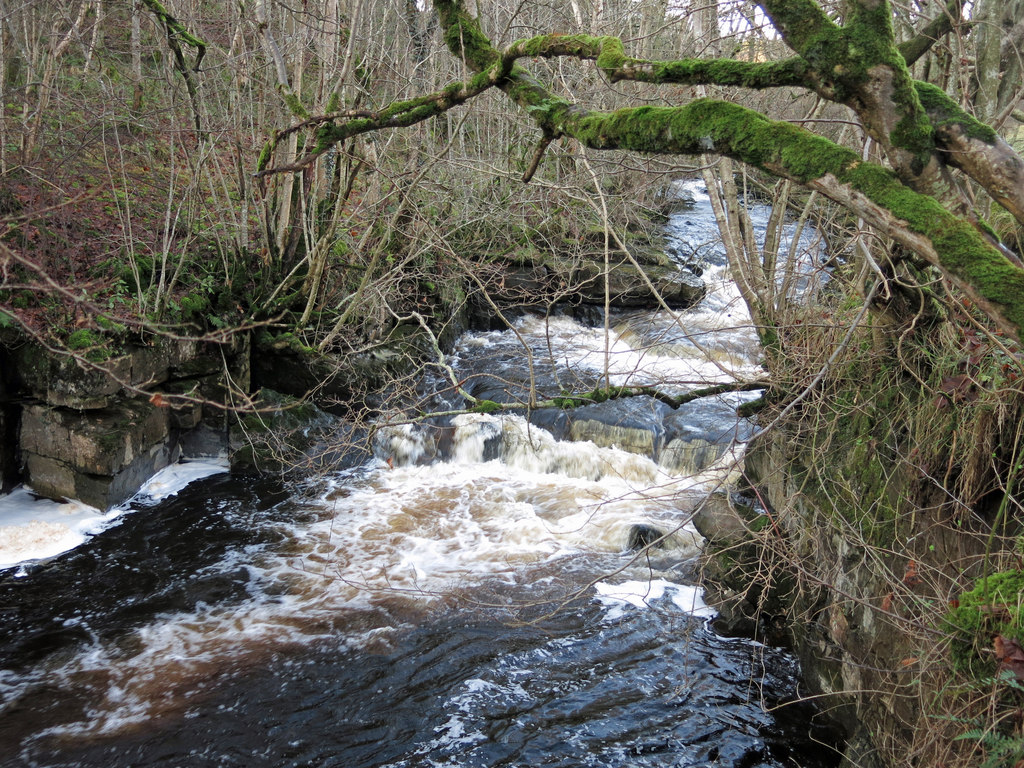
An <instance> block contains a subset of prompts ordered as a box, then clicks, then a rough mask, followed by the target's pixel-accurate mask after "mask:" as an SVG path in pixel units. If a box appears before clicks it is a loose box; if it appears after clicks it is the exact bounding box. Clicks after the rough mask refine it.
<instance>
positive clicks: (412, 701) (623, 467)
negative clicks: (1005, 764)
mask: <svg viewBox="0 0 1024 768" xmlns="http://www.w3.org/2000/svg"><path fill="white" fill-rule="evenodd" d="M698 202H699V201H698ZM697 213H698V212H690V213H687V214H681V215H679V216H676V217H674V218H673V221H672V222H671V223H670V232H673V233H674V235H675V236H676V237H677V238H678V239H680V240H682V239H683V238H684V237H685V236H687V232H688V231H690V230H693V231H692V232H690V234H694V236H699V237H702V238H705V239H706V240H708V241H710V240H711V239H712V238H711V234H710V231H709V228H708V225H707V222H706V221H705V223H704V224H703V230H701V231H697V230H698V229H699V228H698V227H696V225H692V224H688V223H687V222H689V221H691V220H696V218H697ZM721 272H722V264H721V261H720V259H719V260H718V262H717V264H716V262H715V259H714V258H713V256H712V257H709V258H708V264H707V269H706V270H705V278H706V279H708V280H709V282H711V283H712V285H713V286H715V287H716V290H714V291H713V292H712V294H711V296H710V298H709V301H708V302H707V304H706V305H705V306H703V307H701V308H699V309H697V310H694V311H691V312H689V313H686V314H685V315H684V316H683V318H682V319H683V322H681V323H680V322H677V318H676V316H675V315H669V314H668V313H657V314H655V315H652V314H649V313H647V314H635V313H634V314H630V315H624V316H622V317H619V318H616V321H615V329H614V332H613V334H611V336H606V335H605V334H604V332H603V330H602V329H592V328H587V327H584V326H581V325H579V324H578V323H576V322H574V321H572V320H570V319H567V318H555V319H551V318H549V319H547V320H545V319H542V318H535V317H527V318H523V319H522V320H520V321H519V323H518V324H517V327H516V329H515V332H514V333H511V332H506V333H480V334H470V335H467V336H466V337H464V338H463V339H462V340H460V342H459V345H458V348H457V350H456V351H455V354H454V355H453V357H452V359H451V360H450V363H451V365H452V367H453V369H454V372H455V373H456V374H457V375H458V376H459V377H460V378H461V379H463V380H464V381H465V382H466V388H467V389H468V390H470V391H471V392H473V393H474V394H476V395H477V396H481V397H484V396H486V397H488V398H491V399H495V400H499V401H501V402H513V401H515V400H516V398H519V397H521V396H522V394H523V393H524V391H526V390H527V389H528V388H529V386H530V385H531V383H532V385H533V386H537V387H540V388H542V389H543V390H544V391H546V392H554V391H557V389H558V388H559V387H562V386H576V385H577V384H581V385H586V384H589V385H591V386H592V384H593V383H594V382H596V381H598V380H599V379H602V378H607V379H609V380H611V381H612V382H613V383H641V382H661V383H662V384H663V385H664V386H670V387H674V388H686V387H690V386H694V385H696V384H698V383H702V382H707V381H721V380H725V378H726V377H727V376H733V375H752V374H753V373H755V372H756V360H755V359H754V357H753V355H754V350H755V345H754V343H753V336H752V331H751V329H750V328H749V318H747V317H746V316H745V313H744V312H743V310H742V308H741V307H740V306H739V304H738V303H737V302H736V297H735V295H734V294H731V293H730V291H729V289H728V286H727V284H726V283H725V282H724V281H722V275H721ZM711 331H715V338H716V339H717V341H716V343H715V346H714V348H713V349H711V348H709V346H708V345H709V342H707V339H708V338H710V332H711ZM523 343H526V344H527V346H528V347H530V349H531V351H532V357H533V360H534V362H535V367H534V370H533V373H532V375H530V372H529V370H528V367H527V366H526V365H525V363H524V355H523V352H522V344H523ZM429 380H430V379H429V377H428V381H429ZM438 382H439V383H440V384H443V382H444V377H443V376H441V377H439V378H438V379H436V381H435V383H438ZM440 388H443V387H440ZM738 397H739V396H733V397H731V398H723V399H721V400H719V401H718V402H717V403H716V402H711V403H702V404H699V405H697V406H695V407H694V408H690V409H687V410H686V411H685V412H683V413H679V414H671V413H665V412H664V409H661V407H660V405H659V404H657V403H656V402H654V401H650V402H647V403H643V402H641V401H637V402H635V403H631V404H629V405H620V406H616V407H619V408H620V409H621V410H620V411H618V412H617V413H618V414H620V415H621V420H620V422H617V423H612V429H611V430H606V431H604V432H602V433H600V434H601V435H603V436H604V439H603V440H602V439H601V438H600V437H598V438H597V439H596V442H594V441H582V440H581V441H569V440H559V439H556V436H558V437H568V436H573V437H581V436H582V435H581V434H579V433H578V432H577V431H578V430H584V431H586V430H587V429H590V427H588V424H590V423H591V422H592V421H595V420H596V421H599V422H601V423H604V424H605V425H607V424H608V422H609V418H608V413H606V412H599V409H600V406H592V407H591V408H592V409H597V410H591V411H590V412H589V415H588V411H587V409H580V413H578V414H575V415H574V417H573V419H572V421H571V422H570V421H569V420H566V418H565V417H564V416H558V415H555V414H547V415H546V416H545V415H543V414H542V415H540V416H534V418H533V419H532V421H528V420H526V419H525V418H523V417H522V416H519V415H506V416H498V415H462V416H458V417H455V418H454V419H452V420H451V421H450V422H449V421H447V420H445V421H443V422H433V423H431V424H424V425H419V426H410V425H405V426H396V427H393V428H389V429H385V430H382V432H381V434H380V435H379V438H378V441H377V445H376V454H377V456H376V458H375V460H374V461H373V462H372V463H370V464H368V465H365V466H362V467H358V468H353V469H348V470H345V471H340V470H339V471H338V472H336V473H333V474H327V475H325V476H321V477H317V478H314V479H310V480H308V481H306V482H305V483H303V484H302V485H300V486H296V485H295V484H290V485H289V486H288V487H287V488H286V487H283V486H282V485H280V484H278V483H276V482H273V481H270V480H257V481H253V480H252V479H251V478H239V477H232V476H230V475H228V474H217V475H213V476H211V477H206V478H205V479H202V480H199V481H197V482H195V483H193V484H191V485H190V486H188V487H187V488H186V489H184V490H181V491H179V492H177V493H176V494H174V495H170V496H166V497H163V496H164V494H161V493H153V492H151V493H149V494H143V495H140V496H139V497H138V498H137V499H136V500H135V501H134V502H133V504H132V508H131V509H130V510H128V511H127V512H126V513H125V514H122V515H120V516H119V517H116V519H115V518H113V517H111V516H109V515H108V516H106V517H107V518H108V519H106V520H105V522H104V523H103V525H104V526H107V527H106V529H105V530H103V531H102V532H101V533H98V534H96V535H92V536H89V537H87V538H85V540H84V543H82V544H81V545H80V546H78V547H76V548H74V549H72V550H71V551H69V552H67V553H65V554H64V555H62V556H60V557H55V558H51V559H46V560H38V561H33V562H30V563H26V564H23V565H21V566H19V567H18V568H9V569H7V570H5V571H3V572H0V765H3V766H104V767H105V768H106V767H108V766H111V767H112V766H156V765H167V766H236V765H237V766H275V767H276V766H353V767H355V766H396V767H403V768H404V767H406V766H409V767H411V766H459V767H462V768H470V767H473V768H475V767H477V766H534V765H544V766H567V767H568V766H609V767H611V766H615V767H624V766H706V765H722V766H736V767H740V766H744V767H749V766H794V765H801V766H825V765H834V764H835V762H836V761H835V759H834V751H833V750H832V749H830V747H829V740H830V736H829V735H828V733H827V732H824V731H818V730H816V728H815V726H814V724H813V720H814V718H813V712H812V710H811V708H810V707H809V706H808V705H806V704H802V703H799V702H798V701H797V700H798V699H799V693H800V691H799V678H798V670H797V669H796V666H795V663H794V662H793V660H792V659H791V658H790V657H789V656H787V655H786V654H785V653H784V652H782V651H780V650H777V649H773V648H768V647H765V646H763V645H760V644H756V643H752V642H749V641H745V640H740V639H726V638H722V637H719V636H717V635H716V634H715V633H714V632H713V631H712V629H711V628H710V626H709V625H708V617H709V616H710V615H711V612H710V611H709V610H708V609H707V608H706V606H704V604H703V602H702V600H701V593H700V590H699V589H697V588H696V587H693V586H692V583H693V580H694V573H693V560H694V557H695V555H696V554H697V552H698V548H699V543H700V542H699V537H698V536H697V535H696V534H695V533H694V532H693V531H692V529H690V528H689V527H688V526H687V525H686V522H687V520H688V516H689V513H690V510H692V508H693V507H694V506H695V505H696V504H697V503H699V501H700V500H701V499H702V498H703V497H704V496H705V495H706V494H707V493H708V492H709V491H710V490H711V489H713V488H715V487H718V486H719V485H720V484H721V483H722V482H724V481H725V480H726V479H727V478H728V476H729V475H730V473H731V472H733V471H734V470H733V468H732V467H733V461H734V455H733V453H732V452H731V451H728V450H724V445H723V447H721V448H718V449H716V450H710V451H707V450H705V451H703V452H700V461H698V462H696V463H697V464H698V467H699V470H698V468H695V467H692V466H690V467H689V469H688V470H686V471H683V470H682V469H681V468H682V467H683V466H684V465H687V464H691V465H692V464H693V463H694V461H693V458H694V456H695V455H697V454H696V453H694V452H693V451H689V452H687V451H686V450H685V449H684V448H685V446H686V445H693V444H695V443H699V444H700V445H702V446H705V447H707V446H714V445H715V444H727V443H729V442H730V439H731V438H732V437H734V436H740V437H742V436H743V435H745V434H746V432H747V431H749V428H748V427H747V426H746V425H744V424H742V423H741V422H739V421H738V420H737V419H736V417H735V405H736V403H737V401H738ZM437 403H438V404H442V405H443V404H449V405H450V404H453V401H452V399H451V396H450V395H441V396H439V397H438V399H437ZM638 403H639V404H638ZM604 406H605V408H607V407H609V404H604ZM612 421H614V420H612ZM539 424H544V425H545V426H546V427H548V429H545V428H542V427H541V426H538V425H539ZM652 424H655V425H656V428H652V427H651V425H652ZM595 434H596V433H595ZM643 434H653V435H654V436H655V437H654V438H652V439H651V441H650V445H649V446H648V447H647V448H646V449H644V448H643V447H642V446H641V449H639V452H629V451H626V450H622V446H625V445H626V443H627V442H628V441H630V440H634V441H635V440H636V439H637V435H643ZM633 447H634V449H636V446H633ZM684 455H685V456H686V457H688V458H687V459H686V460H685V461H684V460H683V459H682V458H681V456H684ZM638 526H646V527H649V528H652V529H655V530H657V531H659V532H665V533H666V534H667V537H666V540H665V542H664V546H662V547H659V548H657V549H653V550H650V551H649V552H642V553H637V552H635V551H632V550H631V549H630V546H629V544H630V538H631V536H632V535H633V534H634V532H635V531H636V530H637V527H638ZM90 530H98V529H97V528H94V529H90ZM41 534H45V531H41ZM819 740H824V741H825V742H826V743H825V745H822V744H819V743H817V742H818V741H819ZM832 746H835V745H834V744H832Z"/></svg>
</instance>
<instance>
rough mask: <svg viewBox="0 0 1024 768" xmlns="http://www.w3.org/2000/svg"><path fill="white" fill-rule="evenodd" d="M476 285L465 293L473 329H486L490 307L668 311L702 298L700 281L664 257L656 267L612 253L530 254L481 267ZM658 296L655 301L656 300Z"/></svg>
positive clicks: (547, 309)
mask: <svg viewBox="0 0 1024 768" xmlns="http://www.w3.org/2000/svg"><path fill="white" fill-rule="evenodd" d="M481 283H482V286H481V287H478V288H477V290H476V291H475V292H473V293H472V294H471V300H472V304H473V313H472V316H473V317H474V318H475V320H474V325H475V326H482V327H487V325H488V324H487V323H486V322H483V320H482V318H483V317H491V316H493V315H494V314H495V309H498V310H501V311H502V312H505V311H510V310H511V311H522V310H524V309H526V310H533V311H541V312H544V311H549V310H551V309H552V308H553V307H555V306H558V305H571V306H597V307H603V306H604V305H605V289H606V283H607V294H608V296H607V298H608V305H609V307H611V308H613V309H636V308H651V309H653V308H657V307H660V306H661V302H662V301H664V302H665V304H667V305H668V306H669V307H672V308H673V309H682V308H686V307H691V306H693V305H695V304H696V303H698V302H699V301H700V300H701V299H702V298H704V294H705V286H704V283H703V282H702V281H701V280H700V278H698V277H697V276H696V275H694V274H693V272H692V271H689V270H687V269H685V268H682V267H679V266H676V265H674V264H672V263H670V262H668V260H667V259H664V260H662V261H659V262H657V263H642V262H638V263H637V264H634V263H633V262H631V261H629V260H628V259H626V258H625V257H624V256H623V255H622V254H621V253H618V254H613V256H612V258H611V260H610V261H609V263H608V265H607V266H606V265H605V263H604V259H603V258H582V257H575V258H569V257H566V256H559V255H556V254H545V255H542V254H539V253H538V254H534V255H533V257H532V258H525V257H524V258H522V259H520V260H518V261H509V262H498V263H491V264H488V265H486V268H484V269H482V271H481ZM659 296H660V300H659Z"/></svg>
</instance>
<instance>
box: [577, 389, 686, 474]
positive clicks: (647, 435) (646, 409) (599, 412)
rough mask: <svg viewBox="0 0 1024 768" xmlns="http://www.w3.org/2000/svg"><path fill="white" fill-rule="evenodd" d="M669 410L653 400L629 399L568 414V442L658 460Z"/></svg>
mask: <svg viewBox="0 0 1024 768" xmlns="http://www.w3.org/2000/svg"><path fill="white" fill-rule="evenodd" d="M669 410H670V408H669V407H668V406H667V405H665V404H664V403H662V402H660V401H658V400H655V399H654V398H652V397H629V398H622V399H619V400H608V401H606V402H603V403H594V404H593V405H583V406H580V407H578V408H573V409H572V410H571V411H568V412H567V413H568V418H569V433H568V434H569V439H571V440H589V441H591V442H592V443H594V444H595V445H599V446H602V447H604V448H610V447H615V448H619V449H621V450H623V451H629V452H630V453H636V454H639V455H641V456H648V457H650V458H651V459H657V457H658V454H659V452H660V451H661V448H662V445H663V444H664V432H665V430H664V426H663V420H664V418H665V414H666V413H668V412H669Z"/></svg>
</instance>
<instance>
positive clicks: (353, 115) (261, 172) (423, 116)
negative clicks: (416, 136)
mask: <svg viewBox="0 0 1024 768" xmlns="http://www.w3.org/2000/svg"><path fill="white" fill-rule="evenodd" d="M500 78H501V71H500V68H499V67H492V68H490V69H489V70H488V71H487V72H484V73H481V74H478V75H476V76H474V77H473V78H472V79H470V80H468V81H466V82H462V83H452V84H451V85H449V86H447V87H445V88H442V89H441V90H440V91H435V92H434V93H429V94H427V95H425V96H418V97H416V98H414V99H408V100H405V101H396V102H394V103H392V104H389V105H388V106H387V107H385V108H384V109H381V110H378V111H371V110H355V111H349V112H339V113H337V114H332V115H320V116H317V117H310V118H308V119H306V120H303V121H302V122H300V123H297V124H296V125H292V126H289V127H288V128H285V129H283V130H281V131H278V132H277V133H275V134H274V136H273V138H272V139H271V140H270V141H269V142H267V144H266V145H265V146H264V148H263V151H262V152H261V153H260V158H259V161H258V162H257V166H256V175H257V176H267V175H270V174H274V173H283V172H286V171H298V170H302V169H303V168H306V167H307V166H309V164H310V163H312V162H313V161H314V160H316V159H317V158H318V157H320V155H322V154H323V153H324V152H326V151H327V150H328V149H330V148H331V147H332V146H334V145H335V144H337V143H339V142H342V141H345V140H346V139H349V138H351V137H353V136H358V135H359V134H363V133H370V132H372V131H379V130H383V129H386V128H407V127H408V126H410V125H415V124H416V123H420V122H423V121H424V120H428V119H430V118H431V117H435V116H437V115H440V114H441V113H443V112H447V111H448V110H449V109H451V108H452V107H455V106H458V105H460V104H465V103H466V102H467V101H469V100H470V99H472V98H474V97H476V96H479V95H480V94H481V93H483V92H484V91H486V90H488V89H489V88H493V87H494V85H495V84H496V83H497V82H498V81H499V80H500ZM306 128H316V129H317V130H316V142H315V144H314V145H313V149H312V150H310V151H309V152H307V153H306V154H305V155H303V157H301V158H299V159H298V160H296V161H295V162H294V163H289V164H288V165H279V166H273V167H271V166H269V163H270V160H271V157H272V156H273V151H274V148H275V147H276V146H277V144H278V143H279V142H280V141H281V140H282V139H283V138H285V137H286V136H288V135H290V134H292V133H295V132H296V131H300V130H304V129H306Z"/></svg>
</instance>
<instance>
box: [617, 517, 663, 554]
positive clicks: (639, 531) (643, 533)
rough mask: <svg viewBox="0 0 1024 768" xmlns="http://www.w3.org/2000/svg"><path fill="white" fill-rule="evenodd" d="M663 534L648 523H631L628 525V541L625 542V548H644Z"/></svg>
mask: <svg viewBox="0 0 1024 768" xmlns="http://www.w3.org/2000/svg"><path fill="white" fill-rule="evenodd" d="M664 535H665V534H664V533H662V532H661V531H659V530H658V529H657V528H655V527H653V526H650V525H639V524H638V525H631V526H630V527H629V541H628V543H627V544H626V549H628V550H629V551H630V552H637V551H639V550H641V549H646V548H647V547H650V546H652V545H654V543H655V542H656V541H657V540H658V539H660V538H661V537H662V536H664ZM658 546H661V545H658Z"/></svg>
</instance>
